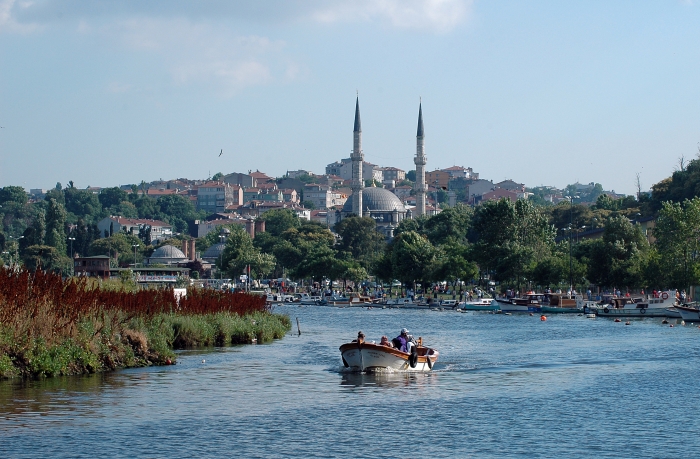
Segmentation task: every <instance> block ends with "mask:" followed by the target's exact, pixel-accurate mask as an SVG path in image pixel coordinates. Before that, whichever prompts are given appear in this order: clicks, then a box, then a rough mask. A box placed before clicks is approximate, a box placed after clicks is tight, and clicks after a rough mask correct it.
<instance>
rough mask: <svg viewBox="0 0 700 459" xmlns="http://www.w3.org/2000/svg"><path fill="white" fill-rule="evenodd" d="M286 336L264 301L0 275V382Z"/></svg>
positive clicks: (284, 322)
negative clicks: (181, 295) (178, 296)
mask: <svg viewBox="0 0 700 459" xmlns="http://www.w3.org/2000/svg"><path fill="white" fill-rule="evenodd" d="M290 328H291V323H290V320H289V318H288V317H286V316H281V315H277V314H272V313H270V312H269V311H268V309H267V307H266V305H265V299H264V298H262V297H259V296H254V295H246V294H242V293H235V294H233V293H228V292H217V291H212V290H203V289H194V290H190V291H188V293H187V297H186V298H183V299H181V300H180V301H179V303H178V302H177V301H176V300H175V298H174V295H173V292H172V291H170V290H139V291H129V290H119V289H113V290H107V289H104V288H100V286H99V284H98V283H96V282H94V281H91V280H89V279H76V278H71V279H67V280H64V279H62V278H61V277H60V276H58V275H55V274H51V273H43V272H41V271H38V272H37V273H35V274H30V273H28V272H26V271H20V272H14V271H11V270H7V269H0V377H4V378H8V377H13V376H22V377H44V376H58V375H74V374H82V373H94V372H100V371H108V370H114V369H117V368H127V367H138V366H147V365H164V364H170V363H174V362H175V354H174V352H173V349H178V348H186V347H196V346H213V345H216V346H225V345H230V344H243V343H252V342H257V343H266V342H269V341H272V340H273V339H279V338H282V337H283V336H284V334H285V333H286V332H287V331H288V330H289V329H290Z"/></svg>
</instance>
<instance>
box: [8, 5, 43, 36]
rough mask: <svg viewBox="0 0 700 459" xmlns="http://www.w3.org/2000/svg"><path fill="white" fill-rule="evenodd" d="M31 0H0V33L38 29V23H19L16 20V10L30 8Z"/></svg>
mask: <svg viewBox="0 0 700 459" xmlns="http://www.w3.org/2000/svg"><path fill="white" fill-rule="evenodd" d="M32 5H33V2H29V1H20V2H18V1H16V0H0V33H20V34H25V33H31V32H33V31H35V30H37V29H39V28H40V27H39V25H38V24H35V23H26V24H25V23H20V22H18V21H17V18H16V13H17V11H21V10H26V9H28V8H31V7H32Z"/></svg>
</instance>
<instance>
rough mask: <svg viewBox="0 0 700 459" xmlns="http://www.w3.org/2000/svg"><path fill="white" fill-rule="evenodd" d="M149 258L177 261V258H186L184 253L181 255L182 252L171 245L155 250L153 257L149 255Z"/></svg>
mask: <svg viewBox="0 0 700 459" xmlns="http://www.w3.org/2000/svg"><path fill="white" fill-rule="evenodd" d="M151 258H164V259H167V258H172V259H177V258H185V259H186V258H187V257H186V256H185V254H184V253H182V250H180V249H178V248H177V247H174V246H172V245H164V246H162V247H159V248H157V249H156V250H155V251H154V252H153V255H151Z"/></svg>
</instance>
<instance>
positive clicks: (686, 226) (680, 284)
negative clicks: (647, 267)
mask: <svg viewBox="0 0 700 459" xmlns="http://www.w3.org/2000/svg"><path fill="white" fill-rule="evenodd" d="M654 237H655V238H656V251H657V253H658V254H663V256H660V257H659V259H658V265H659V267H660V270H659V271H660V274H661V277H659V278H658V279H657V280H656V282H658V283H659V284H660V286H661V287H664V288H679V289H681V288H689V286H691V285H698V284H700V258H699V257H698V254H700V198H697V197H695V198H693V199H686V200H685V201H683V203H682V204H681V203H678V202H664V203H663V204H662V207H661V211H660V212H659V217H658V219H657V220H656V226H655V228H654ZM649 280H650V282H652V285H658V284H657V283H656V282H653V279H649Z"/></svg>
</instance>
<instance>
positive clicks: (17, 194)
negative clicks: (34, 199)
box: [0, 186, 27, 206]
mask: <svg viewBox="0 0 700 459" xmlns="http://www.w3.org/2000/svg"><path fill="white" fill-rule="evenodd" d="M6 202H15V203H17V204H19V205H22V206H23V205H25V204H26V203H27V192H26V191H24V188H22V187H21V186H6V187H3V188H0V204H5V203H6Z"/></svg>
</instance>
